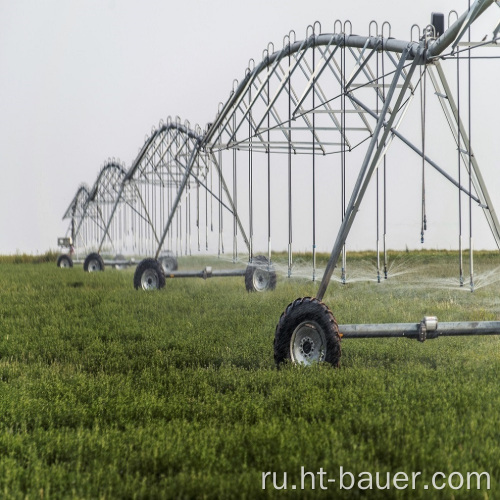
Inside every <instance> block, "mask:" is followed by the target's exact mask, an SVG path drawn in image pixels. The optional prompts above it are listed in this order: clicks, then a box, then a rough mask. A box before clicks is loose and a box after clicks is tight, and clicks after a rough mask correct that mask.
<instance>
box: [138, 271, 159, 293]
mask: <svg viewBox="0 0 500 500" xmlns="http://www.w3.org/2000/svg"><path fill="white" fill-rule="evenodd" d="M141 285H142V288H143V290H156V289H157V288H158V286H159V280H158V275H157V274H156V272H155V271H154V270H153V269H146V270H145V271H144V272H143V273H142V276H141Z"/></svg>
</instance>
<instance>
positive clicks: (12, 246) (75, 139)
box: [0, 0, 500, 254]
mask: <svg viewBox="0 0 500 500" xmlns="http://www.w3.org/2000/svg"><path fill="white" fill-rule="evenodd" d="M453 8H455V9H457V10H458V11H459V13H461V12H462V11H464V10H465V9H466V8H467V1H464V0H461V1H459V2H457V1H452V0H434V1H430V0H419V1H418V2H398V1H395V0H379V1H377V2H374V1H373V0H371V1H368V0H355V1H352V2H339V1H337V2H335V1H332V0H308V1H307V2H304V1H303V0H300V1H299V0H265V1H264V0H252V1H251V2H249V1H245V2H242V1H239V0H211V1H202V0H190V1H182V2H181V1H176V2H173V1H171V0H140V1H139V0H45V1H43V2H41V1H40V0H0V175H1V184H0V253H1V254H6V253H15V252H16V251H20V252H28V253H37V252H44V251H46V250H48V249H55V248H56V238H57V236H62V235H64V233H65V231H66V228H67V221H62V220H61V218H62V215H63V213H64V211H65V210H66V208H67V206H68V205H69V203H70V201H71V200H72V198H73V196H74V194H75V193H76V190H77V188H78V186H79V185H80V184H81V183H83V182H85V183H86V184H88V185H90V186H91V185H92V184H93V182H94V180H95V179H96V177H97V174H98V172H99V169H100V167H101V165H102V164H103V162H104V161H105V160H106V159H107V158H108V157H116V158H119V159H121V160H123V161H124V162H125V164H126V165H127V167H128V166H130V164H131V162H132V160H133V159H134V157H135V156H136V154H137V151H138V148H139V147H140V146H141V145H142V143H143V140H144V136H145V135H146V134H149V132H150V131H151V128H152V127H153V126H154V127H156V126H157V125H158V122H159V120H160V119H162V118H163V119H165V118H166V117H167V116H169V115H171V116H176V115H179V116H180V117H181V118H182V120H184V119H188V120H189V121H190V122H191V124H195V123H198V124H200V125H201V126H202V128H204V126H205V125H206V123H207V122H211V121H213V119H214V116H215V114H216V111H217V107H218V103H219V102H220V101H225V100H226V99H227V97H228V95H229V92H230V90H231V88H232V82H233V79H235V78H236V79H241V77H242V76H243V75H244V72H245V69H246V67H247V64H248V61H249V59H250V58H254V59H255V60H256V61H257V62H258V61H260V60H261V58H262V51H263V49H265V48H266V46H267V44H268V42H270V41H273V42H274V44H275V46H276V47H280V46H281V45H282V40H283V36H284V35H285V34H287V33H288V32H289V31H290V30H291V29H294V30H295V31H296V33H297V39H302V38H305V35H306V28H307V26H308V25H309V24H312V23H314V21H316V20H319V21H320V22H321V24H322V30H323V32H332V31H333V24H334V21H335V20H336V19H341V20H346V19H349V20H351V22H352V24H353V32H354V33H357V34H360V35H366V34H368V24H369V22H370V20H372V19H375V20H377V21H378V22H379V24H381V23H382V22H383V21H385V20H387V21H389V22H390V23H391V25H392V36H393V37H396V38H400V39H410V27H411V26H412V25H413V24H414V23H416V24H419V25H420V26H425V25H426V24H428V23H429V21H430V13H431V12H433V11H438V12H439V11H440V12H445V13H446V14H447V13H448V12H449V10H451V9H453ZM499 16H500V9H498V8H497V7H495V6H492V7H490V10H489V11H488V12H487V13H486V14H485V15H484V17H485V19H481V20H480V21H479V22H478V23H477V26H475V28H474V29H475V31H474V32H473V33H477V38H478V39H481V38H482V37H483V35H484V34H486V33H488V34H489V35H491V30H492V29H493V28H494V27H495V25H496V23H497V21H498V17H499ZM483 26H484V28H483ZM481 30H482V31H481ZM490 50H492V51H493V52H495V54H496V53H497V52H496V50H497V49H490ZM498 53H499V54H500V52H498ZM499 66H500V60H498V61H497V60H492V61H490V62H489V63H488V64H487V65H485V64H483V65H482V66H481V68H482V70H481V72H479V71H478V74H477V76H476V75H475V76H474V83H475V82H478V83H477V87H476V88H478V89H479V94H480V95H479V97H477V101H475V102H478V103H479V102H480V103H482V104H483V105H484V106H483V108H478V109H485V110H488V111H489V112H488V113H486V112H484V111H478V113H481V115H480V116H477V117H476V121H475V122H474V123H476V122H477V124H478V127H477V128H475V129H474V130H475V132H474V133H475V137H483V139H484V140H483V142H478V144H479V145H480V146H481V147H482V148H483V147H484V149H485V151H481V155H482V156H481V158H485V162H484V166H483V165H482V164H481V163H480V165H481V167H482V168H483V169H484V177H485V179H486V182H487V184H488V189H489V191H490V194H491V195H492V198H493V200H494V202H495V206H496V207H497V209H499V210H500V195H499V194H498V193H500V189H499V188H500V185H499V184H500V182H499V175H498V172H497V170H496V169H497V167H498V166H499V165H498V157H499V155H500V146H499V143H500V141H498V139H497V138H498V128H496V129H495V122H496V121H498V116H499V114H498V113H499V109H498V108H499V99H498V90H497V85H498V76H499V73H500V71H499ZM478 67H479V63H478ZM481 82H482V83H486V85H484V86H483V85H482V83H481ZM475 99H476V98H475ZM495 106H496V107H495ZM416 126H418V125H416ZM475 149H476V154H477V155H478V156H479V154H478V150H477V147H476V148H475ZM439 182H442V181H439ZM432 189H433V186H431V187H430V188H429V190H432ZM436 189H437V193H438V196H442V202H443V203H442V208H443V209H444V216H438V214H437V213H436V214H432V218H433V219H434V220H438V219H439V221H440V222H439V224H441V225H439V224H437V225H436V226H435V227H436V228H437V229H439V230H436V231H435V233H434V236H432V235H431V238H430V240H429V243H428V246H430V247H432V248H436V247H439V248H449V247H456V245H455V244H454V243H453V241H455V240H453V238H451V239H450V240H446V239H445V240H444V241H441V240H440V239H439V236H440V232H442V228H443V227H445V226H446V224H447V217H450V214H449V211H450V210H449V208H448V205H449V204H450V203H449V200H448V198H447V196H450V197H451V196H454V194H453V191H449V190H448V191H447V190H446V188H445V190H444V191H442V192H443V193H446V194H443V195H440V194H439V193H440V191H439V190H440V189H441V188H440V187H439V186H437V187H436ZM449 192H450V193H452V194H449ZM408 196H409V197H415V196H417V197H418V196H419V193H418V190H416V191H415V193H408ZM429 196H431V195H429ZM402 208H403V207H402ZM477 213H478V217H477V218H478V219H479V218H482V216H480V215H479V214H480V212H479V211H477ZM451 216H452V217H455V215H454V213H453V214H452V215H451ZM439 217H442V218H439ZM477 228H478V229H477V232H476V240H477V241H478V243H477V246H478V247H483V248H493V247H494V242H493V240H492V238H491V236H489V235H488V230H487V227H486V226H485V225H484V224H483V225H482V226H481V224H480V223H478V226H477ZM395 230H396V231H399V233H400V234H399V236H400V237H399V238H397V239H395V240H394V244H393V245H390V246H391V247H397V246H399V247H404V244H405V242H408V241H411V242H412V244H411V245H410V246H412V247H413V246H415V247H417V248H418V244H415V245H414V244H413V243H418V242H417V241H416V238H417V237H418V234H415V233H418V232H419V228H418V227H417V228H415V227H414V226H413V227H411V229H410V228H409V227H406V226H405V225H404V224H403V225H401V226H400V227H399V226H398V227H397V228H396V229H395ZM410 230H411V231H412V234H411V236H410V235H406V231H410ZM358 232H359V231H358ZM331 244H332V245H333V241H332V242H331ZM299 246H300V245H299ZM304 246H306V245H304ZM358 246H360V247H362V248H367V247H370V246H371V247H372V248H373V245H370V244H368V243H366V244H364V243H359V244H358ZM330 249H331V248H330V247H328V248H322V249H321V250H327V251H329V250H330Z"/></svg>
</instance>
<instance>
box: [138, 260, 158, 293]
mask: <svg viewBox="0 0 500 500" xmlns="http://www.w3.org/2000/svg"><path fill="white" fill-rule="evenodd" d="M164 286H165V274H163V269H162V267H161V265H160V263H159V262H158V261H157V260H156V259H144V260H143V261H141V262H139V265H138V266H137V267H136V269H135V273H134V288H135V289H136V290H139V289H142V290H159V289H160V288H163V287H164Z"/></svg>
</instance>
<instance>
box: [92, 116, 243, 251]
mask: <svg viewBox="0 0 500 500" xmlns="http://www.w3.org/2000/svg"><path fill="white" fill-rule="evenodd" d="M201 140H202V131H201V129H200V128H199V127H198V126H195V127H194V129H192V128H191V127H190V124H189V122H187V121H186V122H184V123H181V121H180V119H179V118H176V119H175V120H172V119H171V118H168V119H167V121H166V123H163V122H160V126H159V127H158V128H156V129H153V130H152V132H151V135H150V136H149V137H146V139H145V142H144V145H143V146H142V148H141V149H140V151H139V154H138V155H137V157H136V159H135V160H134V162H133V163H132V165H131V167H130V169H129V170H128V171H127V173H126V175H125V177H124V179H123V182H122V184H121V186H120V187H119V190H118V192H117V195H116V197H115V200H114V206H113V208H112V209H111V212H110V214H109V217H108V219H107V223H106V225H105V227H104V231H103V233H102V238H101V240H100V244H99V248H98V251H99V252H101V251H107V248H109V247H110V246H113V247H118V245H117V242H116V240H117V238H118V236H120V237H121V238H122V241H121V242H120V243H121V245H120V248H122V251H123V249H125V250H124V252H125V253H130V254H134V255H151V254H154V255H156V257H158V255H159V254H160V252H161V251H162V249H164V247H165V249H166V248H168V249H174V248H175V250H176V253H177V254H181V255H182V253H183V251H184V250H183V246H185V252H186V253H188V252H189V251H190V245H191V236H192V235H191V224H190V221H191V218H192V214H191V212H192V200H191V198H192V197H193V198H194V197H196V200H197V205H198V209H199V205H200V190H201V191H203V192H204V193H205V203H206V204H208V201H207V200H208V199H209V198H214V199H215V200H216V201H217V202H218V203H219V204H220V205H221V206H223V207H224V208H225V209H227V210H229V212H231V213H234V205H233V203H232V199H231V195H230V193H229V191H228V189H227V186H226V185H225V182H224V180H223V179H221V181H220V182H221V184H222V193H224V195H225V201H223V200H222V194H221V193H218V194H217V193H215V191H214V189H213V187H212V182H213V179H212V177H213V172H212V171H213V170H215V171H217V165H216V162H215V161H214V157H213V155H212V154H210V153H207V152H205V151H204V150H203V149H202V148H201V147H200V144H201ZM209 179H210V185H209ZM193 192H194V194H193V196H192V193H193ZM183 202H184V203H183ZM236 217H237V215H236ZM196 218H197V220H196V226H197V228H198V247H200V234H199V228H200V221H199V210H198V211H197V213H196ZM116 221H123V227H124V228H125V230H124V232H122V233H116V235H117V236H116V235H115V237H113V234H112V231H111V228H112V227H113V225H116ZM240 226H241V223H240ZM241 227H242V226H241ZM242 232H243V234H244V230H243V228H242Z"/></svg>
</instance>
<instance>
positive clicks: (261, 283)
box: [253, 269, 269, 292]
mask: <svg viewBox="0 0 500 500" xmlns="http://www.w3.org/2000/svg"><path fill="white" fill-rule="evenodd" d="M253 284H254V287H255V290H257V291H259V292H260V291H262V290H266V289H267V287H268V286H269V273H268V272H267V271H265V270H264V269H256V270H255V272H254V274H253Z"/></svg>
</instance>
